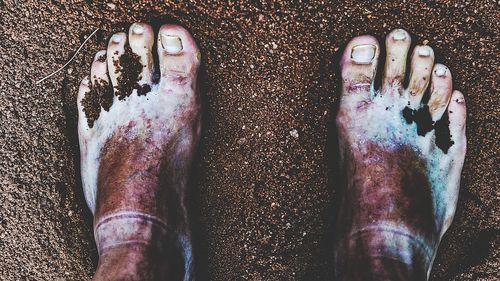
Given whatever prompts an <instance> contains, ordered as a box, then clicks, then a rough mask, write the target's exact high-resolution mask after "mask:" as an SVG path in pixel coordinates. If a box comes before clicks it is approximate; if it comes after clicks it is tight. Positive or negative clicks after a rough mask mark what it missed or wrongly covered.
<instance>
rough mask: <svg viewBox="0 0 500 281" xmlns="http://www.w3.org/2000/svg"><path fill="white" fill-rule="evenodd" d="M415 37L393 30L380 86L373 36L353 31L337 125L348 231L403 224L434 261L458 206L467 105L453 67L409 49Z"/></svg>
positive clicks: (421, 49) (428, 51)
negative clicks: (456, 88)
mask: <svg viewBox="0 0 500 281" xmlns="http://www.w3.org/2000/svg"><path fill="white" fill-rule="evenodd" d="M410 43H411V37H410V34H408V32H406V31H405V30H401V29H396V30H394V31H392V32H390V33H389V34H388V35H387V37H386V42H385V46H386V48H385V54H386V60H385V64H384V69H383V75H382V81H381V82H380V83H377V84H380V89H375V84H376V83H375V77H376V72H377V64H378V59H379V57H380V54H381V52H382V50H381V49H380V46H379V43H378V41H377V40H376V39H375V38H374V37H372V36H367V35H365V36H359V37H356V38H354V39H352V40H351V41H350V42H349V44H348V45H347V47H346V49H345V51H344V53H343V56H342V58H341V62H340V63H341V73H342V84H343V87H342V96H341V101H340V108H339V112H338V115H337V127H338V131H339V138H340V140H339V142H340V149H341V157H342V161H343V166H344V168H345V171H346V174H347V190H346V194H345V198H344V202H343V203H342V204H343V206H342V207H341V208H342V211H341V215H340V216H341V217H340V221H341V224H344V226H343V227H342V228H343V231H344V233H343V236H344V238H345V237H349V236H353V235H354V236H355V235H359V233H362V232H363V231H369V229H376V228H379V227H381V228H386V229H397V230H398V231H401V232H405V233H407V234H408V235H410V236H412V237H416V239H418V240H419V241H422V243H423V245H426V246H425V248H426V249H423V251H425V252H426V253H425V255H426V259H428V260H429V261H430V260H432V259H433V255H434V254H435V249H436V247H437V243H438V242H439V240H440V238H441V236H442V235H443V234H444V232H445V231H446V229H447V228H448V227H449V225H450V223H451V221H452V218H453V215H454V212H455V207H456V202H457V196H458V188H459V182H460V173H461V170H462V165H463V161H464V155H465V148H466V138H465V117H466V109H465V101H464V97H463V95H462V93H460V92H458V91H453V89H452V75H451V72H450V69H448V68H447V67H446V66H444V65H442V64H435V63H434V52H433V50H432V48H431V47H429V46H425V45H417V46H415V48H414V49H413V51H412V54H411V56H409V55H408V54H409V51H410ZM408 57H409V60H410V69H409V71H407V70H406V65H407V59H408ZM407 75H408V78H406V76H407ZM405 81H408V82H407V84H406V83H405ZM344 217H345V219H344ZM391 231H392V230H391Z"/></svg>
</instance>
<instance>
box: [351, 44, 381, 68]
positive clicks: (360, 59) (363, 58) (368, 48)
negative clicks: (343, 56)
mask: <svg viewBox="0 0 500 281" xmlns="http://www.w3.org/2000/svg"><path fill="white" fill-rule="evenodd" d="M374 57H375V46H374V45H358V46H354V47H353V48H352V51H351V58H352V60H353V61H354V62H355V63H358V64H370V63H371V62H372V60H373V58H374Z"/></svg>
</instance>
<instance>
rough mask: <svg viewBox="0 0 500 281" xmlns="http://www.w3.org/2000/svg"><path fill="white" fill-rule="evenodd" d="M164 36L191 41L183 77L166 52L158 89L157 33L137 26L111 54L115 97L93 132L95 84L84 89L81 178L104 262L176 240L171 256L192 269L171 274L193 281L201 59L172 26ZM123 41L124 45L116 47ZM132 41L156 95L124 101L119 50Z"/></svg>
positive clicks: (182, 56)
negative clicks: (190, 196)
mask: <svg viewBox="0 0 500 281" xmlns="http://www.w3.org/2000/svg"><path fill="white" fill-rule="evenodd" d="M161 32H169V34H170V36H176V37H177V38H178V40H183V41H184V45H183V46H184V49H181V50H178V51H177V52H176V54H175V55H174V57H175V60H173V61H174V63H173V66H175V70H176V71H170V70H169V68H167V67H165V66H164V65H162V63H165V62H167V61H169V59H170V58H169V57H170V56H173V55H172V54H170V53H169V52H166V51H163V50H161V49H159V50H158V51H159V52H160V54H159V56H160V57H161V61H160V68H161V69H160V71H161V79H160V81H159V82H158V83H157V84H154V83H153V81H152V80H151V77H152V76H153V75H152V65H153V63H152V61H151V60H152V55H151V51H152V50H151V49H152V45H153V42H154V37H155V36H154V34H153V33H152V28H151V27H150V26H148V25H145V24H134V25H133V26H132V27H131V29H130V32H129V38H126V36H127V35H126V34H124V33H119V34H115V35H114V36H113V37H111V38H112V39H111V41H110V44H109V46H108V50H107V53H108V54H111V57H108V65H107V66H108V70H109V71H110V72H109V76H110V81H111V83H114V84H113V86H114V88H115V96H114V98H113V103H112V105H111V107H110V108H109V110H104V109H102V108H101V111H100V114H99V117H98V118H97V119H96V120H95V122H94V123H93V126H92V127H89V126H88V122H87V120H86V116H85V111H84V110H83V106H82V104H81V100H82V99H83V98H84V97H85V94H86V93H88V92H89V91H90V88H89V87H90V86H91V85H89V83H88V80H85V83H82V86H81V87H80V93H79V99H78V100H79V102H78V110H79V122H78V134H79V141H80V156H81V157H80V158H81V176H82V185H83V189H84V195H85V198H86V201H87V204H88V206H89V208H90V209H91V211H92V213H93V214H94V225H95V227H96V228H95V234H96V243H97V245H98V249H99V252H100V254H105V255H106V257H107V256H109V255H111V254H113V253H114V252H115V250H114V249H115V248H121V247H122V246H123V247H137V245H149V244H151V245H163V244H165V243H167V242H165V241H163V242H161V241H155V239H156V240H158V239H160V240H162V239H163V238H160V236H161V237H163V236H169V237H170V238H172V240H169V241H170V242H169V243H173V244H175V245H170V244H169V245H168V246H167V248H168V249H169V251H172V249H174V250H175V249H178V250H175V251H178V252H177V253H175V255H176V256H180V257H181V258H182V259H183V263H184V266H183V268H179V269H169V273H171V270H175V271H177V272H184V273H183V274H184V277H185V278H188V277H186V276H189V274H190V273H191V271H192V253H191V251H192V250H191V244H192V241H191V234H190V230H189V219H188V216H187V210H186V209H187V208H186V206H185V204H186V202H184V201H185V194H186V191H187V190H186V189H187V181H188V176H189V170H190V166H191V161H192V158H193V155H194V152H195V150H196V146H197V143H198V140H199V137H200V131H201V105H200V97H199V94H198V89H197V71H198V66H199V51H198V49H197V47H196V45H195V43H194V40H193V39H192V38H191V36H190V35H189V33H188V32H187V31H185V30H184V29H183V28H181V27H178V26H172V25H170V26H166V27H165V26H164V27H162V28H161V29H160V33H161ZM116 37H118V38H120V39H121V40H120V41H119V42H115V41H116V40H115V41H113V39H116ZM127 40H128V41H129V42H130V45H131V46H132V49H133V50H132V51H134V52H135V53H136V54H137V56H136V57H137V60H139V61H140V63H141V64H142V66H143V69H142V72H140V75H139V76H138V78H137V79H138V81H139V82H141V83H145V84H146V85H148V86H149V87H150V91H149V92H148V93H147V94H145V95H144V94H142V95H138V93H137V90H136V89H134V90H133V91H132V92H131V93H130V94H129V93H126V95H124V96H123V97H122V98H119V97H118V96H117V95H116V89H117V85H116V83H119V82H120V79H117V77H120V76H121V75H123V73H125V72H126V71H127V69H125V68H123V67H120V71H119V72H116V71H115V72H111V71H113V70H115V68H116V66H117V62H118V64H119V57H120V55H121V54H122V53H123V52H118V53H116V52H114V49H120V50H122V49H123V48H124V46H123V44H124V42H127ZM120 44H121V45H120ZM138 46H145V47H144V48H138ZM125 47H126V46H125ZM138 50H140V51H138ZM155 51H156V50H155ZM112 59H114V60H112ZM170 61H172V60H170ZM94 66H101V67H102V64H101V65H99V64H97V63H94V65H93V67H94ZM118 66H119V65H118ZM179 70H183V71H179ZM93 72H95V71H94V70H93ZM101 72H102V71H101ZM102 76H106V73H102ZM132 82H137V81H135V80H134V81H132ZM118 86H119V85H118ZM155 237H156V238H155ZM170 238H169V239H170ZM159 247H160V248H162V246H159ZM153 248H154V247H153ZM159 251H160V252H161V249H159ZM167 252H168V251H167ZM147 258H150V257H147ZM149 262H154V259H152V260H151V261H149ZM103 264H106V265H107V266H108V265H109V266H110V267H113V264H112V263H111V264H109V263H107V262H104V261H103ZM107 270H108V269H102V268H101V267H99V268H98V272H97V273H96V276H101V274H104V275H105V274H106V271H107ZM144 270H146V269H144ZM103 271H104V272H103ZM137 274H138V275H137V276H140V274H139V273H137ZM97 280H99V279H97Z"/></svg>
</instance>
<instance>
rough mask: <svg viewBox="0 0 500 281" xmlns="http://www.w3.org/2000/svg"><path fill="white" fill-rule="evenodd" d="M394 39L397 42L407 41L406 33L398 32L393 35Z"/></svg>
mask: <svg viewBox="0 0 500 281" xmlns="http://www.w3.org/2000/svg"><path fill="white" fill-rule="evenodd" d="M392 38H393V39H394V40H396V41H401V40H405V39H406V32H404V31H403V30H397V31H395V32H394V34H393V35H392Z"/></svg>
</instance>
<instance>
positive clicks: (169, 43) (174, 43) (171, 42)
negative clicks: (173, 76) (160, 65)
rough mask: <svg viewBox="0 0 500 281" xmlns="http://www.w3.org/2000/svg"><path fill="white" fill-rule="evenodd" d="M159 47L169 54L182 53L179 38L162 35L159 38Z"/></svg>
mask: <svg viewBox="0 0 500 281" xmlns="http://www.w3.org/2000/svg"><path fill="white" fill-rule="evenodd" d="M161 45H162V47H163V49H164V50H165V51H166V52H167V53H169V54H177V53H179V52H180V51H182V41H181V38H179V37H178V36H175V35H164V34H162V36H161Z"/></svg>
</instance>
